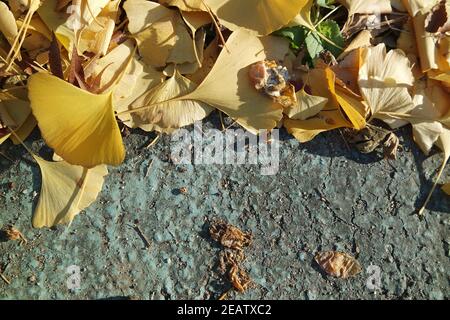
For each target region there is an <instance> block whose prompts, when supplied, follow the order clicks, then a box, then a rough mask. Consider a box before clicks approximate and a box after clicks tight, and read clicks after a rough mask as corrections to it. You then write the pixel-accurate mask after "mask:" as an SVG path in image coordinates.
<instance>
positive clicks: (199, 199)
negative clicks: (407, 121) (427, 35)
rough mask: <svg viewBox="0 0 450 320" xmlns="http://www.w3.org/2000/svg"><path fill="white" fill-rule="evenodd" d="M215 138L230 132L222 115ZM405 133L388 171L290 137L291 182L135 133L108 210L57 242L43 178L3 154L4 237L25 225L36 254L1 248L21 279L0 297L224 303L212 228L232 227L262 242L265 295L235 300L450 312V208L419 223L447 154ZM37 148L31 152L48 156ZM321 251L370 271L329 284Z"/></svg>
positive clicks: (324, 143)
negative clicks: (375, 270) (407, 303)
mask: <svg viewBox="0 0 450 320" xmlns="http://www.w3.org/2000/svg"><path fill="white" fill-rule="evenodd" d="M204 126H205V127H208V126H209V127H219V125H218V123H217V115H213V116H212V117H210V119H208V121H207V122H206V123H205V125H204ZM191 129H192V128H191ZM398 134H399V135H400V140H401V144H402V149H401V150H400V152H399V159H398V160H397V161H394V162H388V161H386V160H383V159H381V158H380V156H379V155H378V154H372V155H362V154H359V153H358V152H357V151H354V150H350V149H349V148H348V146H346V144H345V142H344V140H343V138H342V137H341V135H340V134H339V132H338V131H336V132H332V133H326V134H322V135H320V136H319V137H317V138H316V139H315V140H313V141H312V142H310V143H306V144H300V143H298V142H297V141H296V140H294V139H292V138H291V137H290V136H288V135H287V134H286V133H285V132H282V133H281V136H280V139H281V145H280V170H279V172H278V174H276V175H274V176H263V175H261V174H260V168H259V167H258V166H257V165H244V166H232V165H196V166H193V165H175V164H173V162H172V161H171V159H170V144H171V141H170V137H169V136H164V137H163V138H162V139H161V140H160V141H159V142H158V143H157V144H156V145H155V146H153V147H151V148H148V149H147V148H145V145H146V143H147V141H149V140H150V139H151V138H152V137H154V134H150V135H149V134H147V133H143V132H142V131H139V130H136V131H133V132H132V133H131V134H130V135H129V136H128V137H126V138H125V143H126V146H127V150H128V153H127V159H126V162H125V163H124V164H123V165H122V166H120V167H117V168H110V174H109V175H108V177H107V178H106V182H105V186H104V188H103V191H102V193H101V195H100V197H99V198H98V200H97V201H96V202H95V203H94V204H93V205H92V206H91V207H89V208H88V209H87V210H86V211H85V212H83V213H82V214H81V215H79V216H78V217H77V218H76V219H75V220H74V222H73V224H72V225H71V227H70V228H65V227H62V226H60V227H58V228H55V229H54V230H49V229H41V230H38V229H33V228H32V227H31V217H32V212H33V207H34V205H35V204H36V201H37V198H38V192H39V185H40V174H39V169H38V167H37V165H36V164H35V163H33V162H32V161H31V157H30V156H29V155H28V154H27V153H26V151H25V150H24V149H23V148H22V147H20V146H12V145H11V144H10V143H6V144H4V145H2V146H1V147H0V151H1V152H3V154H5V155H7V156H8V157H9V158H11V159H13V160H14V161H13V162H11V161H9V160H7V159H5V158H3V157H0V161H1V169H0V225H6V224H9V223H12V224H14V225H15V226H16V227H17V228H18V229H19V230H21V231H22V232H23V233H24V235H25V236H26V237H27V238H28V240H29V242H28V244H27V245H24V246H19V245H18V242H13V241H8V242H0V265H6V264H7V267H6V270H5V271H4V275H5V276H6V277H7V278H8V279H10V280H11V284H10V285H7V284H6V283H5V282H4V281H1V280H0V298H3V299H75V298H76V299H113V298H132V299H216V298H217V297H218V296H219V295H220V294H221V293H222V292H224V291H225V290H226V289H227V288H228V286H227V283H226V282H224V281H223V279H222V278H221V276H220V274H219V273H218V269H217V264H218V253H219V251H220V248H219V246H218V245H217V244H215V243H214V242H213V241H212V240H211V239H210V238H209V236H208V233H207V229H208V221H209V220H210V219H212V218H223V219H225V220H227V221H228V222H230V223H231V224H234V225H236V226H238V227H240V228H241V229H244V230H249V231H251V232H252V233H253V237H254V241H253V244H252V245H251V246H250V247H249V248H248V249H246V251H245V252H246V260H245V263H244V266H245V267H246V269H247V270H248V271H249V273H250V276H251V278H252V279H253V285H252V287H251V288H250V289H249V290H248V291H247V292H245V293H244V294H238V293H235V292H232V293H231V294H230V295H229V297H230V298H236V299H360V298H363V299H416V298H419V299H448V298H449V295H450V290H449V271H450V268H449V244H450V234H449V225H450V217H449V214H448V213H449V212H450V197H447V196H445V195H444V194H443V192H442V191H441V190H439V189H437V190H436V191H435V193H434V195H433V197H432V200H431V202H430V204H429V206H428V210H426V216H425V219H424V220H420V219H419V218H418V217H417V215H415V210H416V208H418V207H420V205H421V204H422V202H423V201H424V198H425V197H426V193H427V192H428V191H429V189H430V187H431V179H432V177H434V174H435V172H436V169H437V168H438V166H439V165H440V162H441V155H440V154H438V153H436V152H434V153H433V154H432V155H431V156H429V157H425V156H424V155H422V153H421V152H420V151H419V150H418V148H417V147H416V146H415V145H414V144H413V142H412V139H411V132H410V130H409V129H408V128H406V129H403V130H401V131H399V132H398ZM38 137H39V135H38V133H37V132H36V133H35V134H34V135H33V137H31V138H30V139H28V140H27V143H28V145H30V146H31V147H32V149H33V150H34V151H36V152H40V154H41V155H43V156H46V157H49V155H50V154H51V153H50V151H49V150H48V148H46V147H45V146H44V143H43V142H42V140H40V139H39V138H38ZM449 178H450V177H449V175H448V174H447V175H444V179H446V180H448V179H449ZM11 183H12V184H11ZM181 187H185V188H186V189H187V192H186V193H181V192H179V188H181ZM135 223H136V224H137V225H138V226H139V228H140V230H141V231H142V232H143V234H144V235H145V236H146V237H147V238H148V240H149V241H150V242H151V247H150V248H149V249H145V245H144V242H143V240H142V239H141V237H140V236H139V234H138V233H137V232H136V230H135V229H133V228H132V226H133V225H134V224H135ZM320 250H340V251H345V252H348V253H351V254H353V255H355V256H357V259H358V261H359V262H360V263H361V265H362V267H363V268H364V271H363V272H362V273H360V274H359V275H358V276H356V277H355V278H351V279H347V280H340V279H334V278H330V277H328V276H326V275H324V274H323V273H322V272H321V271H320V270H319V269H318V267H317V265H316V264H315V262H314V260H313V258H314V254H315V253H316V252H317V251H320ZM70 265H78V266H79V267H80V268H81V288H80V289H77V290H69V289H68V288H67V286H66V281H67V278H68V276H69V274H67V273H66V269H67V267H68V266H70ZM370 265H375V266H379V267H380V269H381V290H378V291H377V292H375V293H374V292H372V291H371V290H369V289H368V288H367V287H366V281H367V279H368V277H369V274H368V273H367V272H366V269H367V267H369V266H370Z"/></svg>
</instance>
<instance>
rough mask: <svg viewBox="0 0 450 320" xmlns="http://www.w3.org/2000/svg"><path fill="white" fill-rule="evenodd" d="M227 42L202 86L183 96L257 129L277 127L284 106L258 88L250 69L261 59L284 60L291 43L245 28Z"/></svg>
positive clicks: (245, 125)
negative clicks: (260, 34) (262, 35)
mask: <svg viewBox="0 0 450 320" xmlns="http://www.w3.org/2000/svg"><path fill="white" fill-rule="evenodd" d="M243 43H245V45H242V44H243ZM226 45H227V48H228V50H229V51H227V50H222V52H221V53H220V55H219V57H218V58H217V61H216V64H215V65H214V67H213V69H212V70H211V71H210V73H209V74H208V76H207V77H206V78H205V79H204V80H203V82H202V83H201V84H200V85H199V86H198V88H197V89H196V90H195V91H193V92H192V93H190V94H188V95H186V96H184V97H180V98H179V99H183V100H198V101H202V102H205V103H207V104H209V105H210V106H213V107H215V108H217V109H219V110H221V111H223V112H224V113H226V114H227V115H229V116H230V117H231V118H233V119H235V120H236V122H238V123H239V124H240V125H242V126H243V127H244V128H246V129H247V130H249V131H251V132H253V133H257V132H258V130H259V129H273V128H274V127H275V126H276V125H277V123H278V121H280V120H281V118H282V107H281V105H279V104H277V103H276V102H274V101H273V100H272V99H270V98H269V97H267V96H265V95H263V94H261V93H260V92H258V91H257V90H256V89H255V88H254V86H253V85H252V84H251V82H250V81H249V75H248V71H249V67H250V66H251V65H252V64H254V63H255V62H258V61H263V60H266V59H275V60H282V59H283V58H284V56H285V55H286V53H287V52H288V50H289V49H288V43H287V42H286V41H285V40H284V39H281V38H278V37H267V38H265V39H260V38H258V37H256V36H253V35H251V34H249V33H248V32H246V31H245V30H242V29H241V30H238V31H235V32H234V33H233V34H232V35H231V36H230V38H229V39H228V41H227V44H226ZM274 55H275V56H274Z"/></svg>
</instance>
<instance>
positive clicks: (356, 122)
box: [309, 67, 366, 130]
mask: <svg viewBox="0 0 450 320" xmlns="http://www.w3.org/2000/svg"><path fill="white" fill-rule="evenodd" d="M337 80H338V79H336V75H335V73H334V72H333V71H332V70H331V68H329V67H325V68H324V69H320V68H316V69H313V70H311V71H310V73H309V83H310V84H311V87H312V91H313V94H314V95H316V96H321V97H326V98H328V104H327V109H328V110H333V109H336V108H341V109H342V112H343V113H344V114H345V115H346V116H347V117H348V119H349V120H350V123H351V124H352V125H353V128H355V129H358V130H360V129H362V128H364V127H365V125H366V121H365V117H364V116H363V115H364V114H365V107H364V106H363V104H362V102H361V101H359V100H358V99H357V98H356V97H355V96H354V94H353V93H352V92H351V91H349V90H348V89H345V88H343V87H342V86H340V85H339V82H338V81H337ZM319 84H321V85H319ZM352 95H353V96H352Z"/></svg>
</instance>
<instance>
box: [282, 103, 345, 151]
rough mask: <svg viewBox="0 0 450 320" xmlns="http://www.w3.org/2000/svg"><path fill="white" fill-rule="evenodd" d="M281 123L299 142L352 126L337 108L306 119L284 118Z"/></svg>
mask: <svg viewBox="0 0 450 320" xmlns="http://www.w3.org/2000/svg"><path fill="white" fill-rule="evenodd" d="M283 125H284V127H285V128H286V129H287V131H288V132H289V133H290V134H292V135H293V136H294V138H295V139H297V140H298V141H300V142H301V143H304V142H308V141H311V140H312V139H314V138H315V137H316V136H317V135H318V134H320V133H322V132H325V131H330V130H334V129H338V128H343V127H352V125H351V123H349V122H348V121H347V120H346V119H344V117H343V116H342V113H341V112H340V111H339V110H324V111H321V112H320V113H319V114H318V115H316V116H314V117H312V118H310V119H307V120H291V119H284V122H283Z"/></svg>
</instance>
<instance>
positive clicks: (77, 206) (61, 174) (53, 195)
mask: <svg viewBox="0 0 450 320" xmlns="http://www.w3.org/2000/svg"><path fill="white" fill-rule="evenodd" d="M33 157H34V159H35V160H36V162H37V163H38V165H39V168H40V169H41V175H42V186H41V192H40V196H39V201H38V204H37V206H36V210H35V212H34V216H33V227H35V228H42V227H53V226H55V225H57V224H70V223H71V222H72V220H73V219H74V217H75V216H76V215H77V214H78V213H79V212H80V211H81V210H83V209H85V208H87V207H88V206H89V205H90V204H91V203H92V202H94V201H95V199H96V198H97V196H98V194H99V193H100V191H101V189H102V186H103V182H104V176H106V175H107V174H108V170H107V168H106V166H105V165H100V166H96V167H94V168H92V169H86V168H83V167H81V166H75V165H71V164H69V163H67V162H65V161H58V162H50V161H46V160H44V159H42V158H40V157H38V156H36V155H33Z"/></svg>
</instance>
